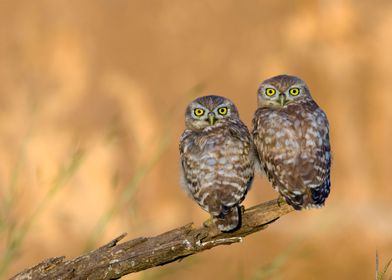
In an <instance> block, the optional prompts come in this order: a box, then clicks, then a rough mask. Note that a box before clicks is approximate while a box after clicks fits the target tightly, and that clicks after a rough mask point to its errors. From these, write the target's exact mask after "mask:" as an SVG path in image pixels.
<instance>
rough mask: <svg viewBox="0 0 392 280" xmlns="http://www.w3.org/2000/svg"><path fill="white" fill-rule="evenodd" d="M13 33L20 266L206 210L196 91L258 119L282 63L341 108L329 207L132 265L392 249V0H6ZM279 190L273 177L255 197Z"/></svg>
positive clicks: (318, 261) (320, 257)
mask: <svg viewBox="0 0 392 280" xmlns="http://www.w3.org/2000/svg"><path fill="white" fill-rule="evenodd" d="M0 38H1V43H0V155H1V160H0V262H1V264H0V266H1V267H2V270H3V275H2V276H3V277H7V276H11V275H13V274H15V273H16V272H18V271H20V270H22V269H24V268H26V267H28V266H31V265H34V264H36V263H37V262H39V261H40V260H42V259H45V258H48V257H52V256H59V255H66V256H67V257H74V256H76V255H79V254H80V253H81V252H83V251H84V250H86V249H91V248H92V247H96V246H98V245H99V244H102V243H104V242H105V241H108V240H111V239H112V238H113V237H114V236H117V235H119V234H120V233H122V232H125V231H126V232H128V233H129V237H130V238H131V237H137V236H141V235H155V234H158V233H161V232H163V231H166V230H169V229H171V228H173V227H176V226H179V225H182V224H185V223H188V222H190V221H194V222H196V223H201V222H202V221H203V220H204V219H206V218H207V214H206V213H204V212H203V211H202V210H201V209H200V208H199V207H198V206H197V205H195V204H194V203H193V202H192V201H191V200H190V199H189V198H187V197H186V195H184V193H183V192H182V191H181V189H180V187H179V179H178V178H179V170H178V138H179V135H180V134H181V131H182V129H183V113H184V112H183V111H184V108H185V106H186V105H187V103H188V102H190V101H191V100H192V99H193V98H194V97H195V96H197V95H201V94H207V93H216V94H220V95H225V96H227V97H228V98H230V99H231V100H233V101H234V102H235V103H236V104H237V106H238V108H239V110H240V114H241V117H242V119H243V120H244V121H245V123H247V124H248V125H250V123H251V119H252V115H253V113H254V111H255V109H256V90H257V88H258V85H259V83H260V82H261V81H262V80H264V79H266V78H268V77H271V76H273V75H276V74H281V73H288V74H294V75H298V76H300V77H301V78H303V79H304V80H305V81H307V83H308V85H309V86H310V88H311V90H312V93H313V97H314V98H315V100H316V101H317V102H318V103H319V105H320V106H321V107H322V108H323V109H324V110H325V111H326V113H327V115H328V117H329V120H330V126H331V141H332V149H333V170H332V192H331V196H330V198H329V199H328V201H327V205H326V207H325V208H323V209H321V210H313V211H304V212H297V213H293V214H290V215H288V216H287V217H284V218H282V219H281V220H280V221H279V222H278V223H275V224H274V225H272V226H271V227H270V228H269V229H268V230H267V231H263V232H262V233H259V234H254V235H252V236H250V237H248V238H246V239H245V240H244V242H243V243H241V244H236V245H232V246H228V247H224V248H216V249H214V250H212V251H209V252H206V253H203V254H201V255H199V256H198V257H197V261H196V262H193V261H189V263H187V265H186V266H185V265H178V264H170V265H169V266H167V267H162V268H156V269H154V270H152V271H150V272H142V273H138V274H135V275H133V276H129V277H128V278H129V279H151V278H154V279H184V278H185V277H186V278H187V279H201V278H203V279H238V278H239V277H240V278H241V279H252V278H253V277H264V276H260V275H265V274H263V273H266V272H267V273H270V274H269V275H270V276H268V277H272V278H273V277H276V279H316V278H317V279H369V278H371V277H374V272H375V265H374V252H375V250H376V249H378V251H379V253H380V258H381V259H384V260H385V259H389V258H390V256H391V255H392V239H391V236H392V223H391V222H390V221H391V220H392V204H391V200H392V199H391V197H392V189H391V187H390V186H391V182H392V172H391V167H392V156H391V155H392V145H391V144H392V142H391V141H392V125H391V123H392V95H391V89H392V79H391V76H392V52H391V51H390V50H391V49H392V3H391V2H390V1H387V0H376V1H369V0H368V1H364V0H359V1H354V0H351V1H350V0H318V1H310V0H304V1H284V0H278V1H266V0H262V1H256V0H250V1H243V2H240V1H229V0H220V1H205V0H201V1H180V0H173V1H125V0H117V1H102V0H96V1H91V0H89V1H64V0H58V1H50V0H42V1H27V0H18V1H8V0H6V1H2V2H1V3H0ZM81 151H83V153H81ZM75 161H76V162H75ZM61 174H63V175H61ZM59 176H60V177H61V176H65V177H61V178H62V179H61V181H56V180H59V178H60V177H59ZM275 197H276V193H275V192H274V191H273V190H272V188H271V187H270V184H269V183H268V182H267V181H266V180H265V179H260V178H258V179H257V180H256V181H255V182H254V185H253V188H252V190H251V191H250V193H249V195H248V197H247V199H246V200H245V206H251V205H254V204H257V203H260V202H262V201H265V200H269V199H272V198H275ZM37 209H38V210H37ZM26 225H28V226H27V227H26ZM15 239H16V240H17V242H16V243H15ZM293 240H301V241H300V242H299V244H298V245H296V249H295V250H293V251H290V253H289V254H288V253H287V252H288V250H289V249H288V248H290V246H291V245H290V244H292V243H293ZM281 256H284V257H281ZM279 257H281V258H279ZM282 258H283V259H284V261H282ZM271 269H272V272H273V273H271V272H268V271H269V270H271ZM160 270H162V271H160Z"/></svg>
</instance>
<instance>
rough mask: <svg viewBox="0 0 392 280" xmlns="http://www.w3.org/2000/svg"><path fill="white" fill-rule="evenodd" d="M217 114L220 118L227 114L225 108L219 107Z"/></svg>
mask: <svg viewBox="0 0 392 280" xmlns="http://www.w3.org/2000/svg"><path fill="white" fill-rule="evenodd" d="M218 113H219V115H222V116H224V115H226V114H227V107H220V108H219V109H218Z"/></svg>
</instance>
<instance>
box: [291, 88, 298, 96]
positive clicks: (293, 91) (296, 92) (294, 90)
mask: <svg viewBox="0 0 392 280" xmlns="http://www.w3.org/2000/svg"><path fill="white" fill-rule="evenodd" d="M289 93H290V94H291V95H292V96H297V95H298V94H299V88H291V89H290V90H289Z"/></svg>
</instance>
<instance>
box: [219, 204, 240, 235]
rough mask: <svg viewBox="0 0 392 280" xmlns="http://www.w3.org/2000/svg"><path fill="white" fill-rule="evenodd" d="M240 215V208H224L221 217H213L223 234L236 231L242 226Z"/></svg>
mask: <svg viewBox="0 0 392 280" xmlns="http://www.w3.org/2000/svg"><path fill="white" fill-rule="evenodd" d="M240 213H241V211H240V209H239V206H234V207H231V208H224V211H223V212H222V213H221V214H220V215H219V216H217V217H213V221H214V223H215V224H216V226H217V227H218V229H219V230H220V231H222V232H229V231H234V230H235V229H237V228H238V227H239V226H240V225H241V214H240Z"/></svg>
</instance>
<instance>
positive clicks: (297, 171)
mask: <svg viewBox="0 0 392 280" xmlns="http://www.w3.org/2000/svg"><path fill="white" fill-rule="evenodd" d="M257 99H258V109H257V111H256V112H255V115H254V119H253V130H252V136H253V141H254V144H255V146H256V148H257V152H258V156H259V160H260V162H261V163H260V164H261V166H262V169H263V170H264V171H265V173H266V175H267V177H268V179H269V181H270V182H271V183H272V186H273V187H274V189H275V190H277V191H278V192H279V193H280V194H281V195H282V196H283V198H284V199H285V200H286V202H287V203H288V204H290V205H292V206H293V207H294V208H295V209H296V210H300V209H303V208H319V207H322V206H323V205H324V202H325V200H326V199H327V197H328V195H329V191H330V185H331V183H330V169H331V151H330V144H329V124H328V120H327V116H326V114H325V113H324V112H323V110H321V109H320V107H319V106H318V105H317V104H316V102H315V101H314V100H313V98H312V96H311V95H310V91H309V89H308V87H307V85H306V84H305V82H304V81H302V80H301V79H299V78H297V77H294V76H288V75H280V76H276V77H273V78H270V79H268V80H266V81H264V82H262V83H261V85H260V87H259V90H258V94H257Z"/></svg>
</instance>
